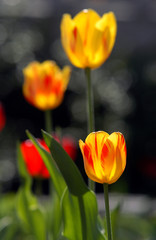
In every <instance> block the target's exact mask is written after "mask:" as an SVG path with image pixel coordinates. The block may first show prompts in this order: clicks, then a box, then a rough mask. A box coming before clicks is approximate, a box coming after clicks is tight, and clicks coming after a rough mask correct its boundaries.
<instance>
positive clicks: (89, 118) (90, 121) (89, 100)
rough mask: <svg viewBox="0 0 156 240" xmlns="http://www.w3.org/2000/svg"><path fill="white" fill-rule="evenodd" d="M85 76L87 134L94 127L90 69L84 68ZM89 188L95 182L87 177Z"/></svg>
mask: <svg viewBox="0 0 156 240" xmlns="http://www.w3.org/2000/svg"><path fill="white" fill-rule="evenodd" d="M85 76H86V80H87V123H88V134H89V133H91V132H93V131H94V129H95V127H94V104H93V91H92V82H91V69H90V68H86V69H85ZM88 185H89V188H90V189H91V190H92V191H95V182H93V181H92V180H91V179H88Z"/></svg>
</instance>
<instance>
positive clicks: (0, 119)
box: [0, 103, 6, 131]
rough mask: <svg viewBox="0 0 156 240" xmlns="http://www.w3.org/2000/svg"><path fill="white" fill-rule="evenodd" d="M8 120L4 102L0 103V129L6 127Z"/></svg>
mask: <svg viewBox="0 0 156 240" xmlns="http://www.w3.org/2000/svg"><path fill="white" fill-rule="evenodd" d="M5 122H6V117H5V112H4V108H3V105H2V103H0V131H1V130H2V129H3V128H4V126H5Z"/></svg>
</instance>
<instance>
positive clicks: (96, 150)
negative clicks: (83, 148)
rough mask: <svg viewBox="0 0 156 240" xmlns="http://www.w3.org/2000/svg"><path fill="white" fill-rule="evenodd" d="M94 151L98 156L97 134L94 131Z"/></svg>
mask: <svg viewBox="0 0 156 240" xmlns="http://www.w3.org/2000/svg"><path fill="white" fill-rule="evenodd" d="M95 153H96V156H97V157H98V147H97V135H96V133H95Z"/></svg>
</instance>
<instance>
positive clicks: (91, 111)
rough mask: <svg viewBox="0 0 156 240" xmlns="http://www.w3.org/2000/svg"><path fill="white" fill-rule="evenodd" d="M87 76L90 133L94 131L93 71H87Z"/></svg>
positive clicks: (88, 69) (87, 69)
mask: <svg viewBox="0 0 156 240" xmlns="http://www.w3.org/2000/svg"><path fill="white" fill-rule="evenodd" d="M85 75H86V80H87V116H88V133H91V132H93V131H94V104H93V91H92V82H91V70H90V68H86V69H85Z"/></svg>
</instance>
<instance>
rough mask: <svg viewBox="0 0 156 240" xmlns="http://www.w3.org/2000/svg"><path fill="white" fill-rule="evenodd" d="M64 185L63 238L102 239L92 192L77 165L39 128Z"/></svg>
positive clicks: (103, 239)
mask: <svg viewBox="0 0 156 240" xmlns="http://www.w3.org/2000/svg"><path fill="white" fill-rule="evenodd" d="M42 133H43V137H44V139H45V141H46V143H47V145H48V147H49V148H50V150H51V153H52V156H53V158H54V160H55V161H56V164H57V166H58V168H59V169H60V172H61V173H62V175H63V177H64V179H65V181H66V183H67V186H68V188H67V189H66V190H65V192H64V195H63V197H62V211H63V224H64V225H63V237H64V238H67V239H72V240H73V239H74V240H95V239H96V240H105V237H104V235H103V233H102V232H101V231H100V229H99V223H98V209H97V201H96V196H95V194H94V193H93V192H92V191H90V190H89V189H88V187H87V185H86V184H85V182H84V180H83V178H82V176H81V174H80V172H79V170H78V168H77V166H76V165H75V163H74V162H73V160H72V159H71V158H70V157H69V155H68V154H67V153H66V152H65V150H64V149H63V148H62V147H61V145H60V144H59V143H58V142H57V141H56V140H55V139H54V138H52V136H50V135H49V134H48V133H46V132H44V131H42Z"/></svg>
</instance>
